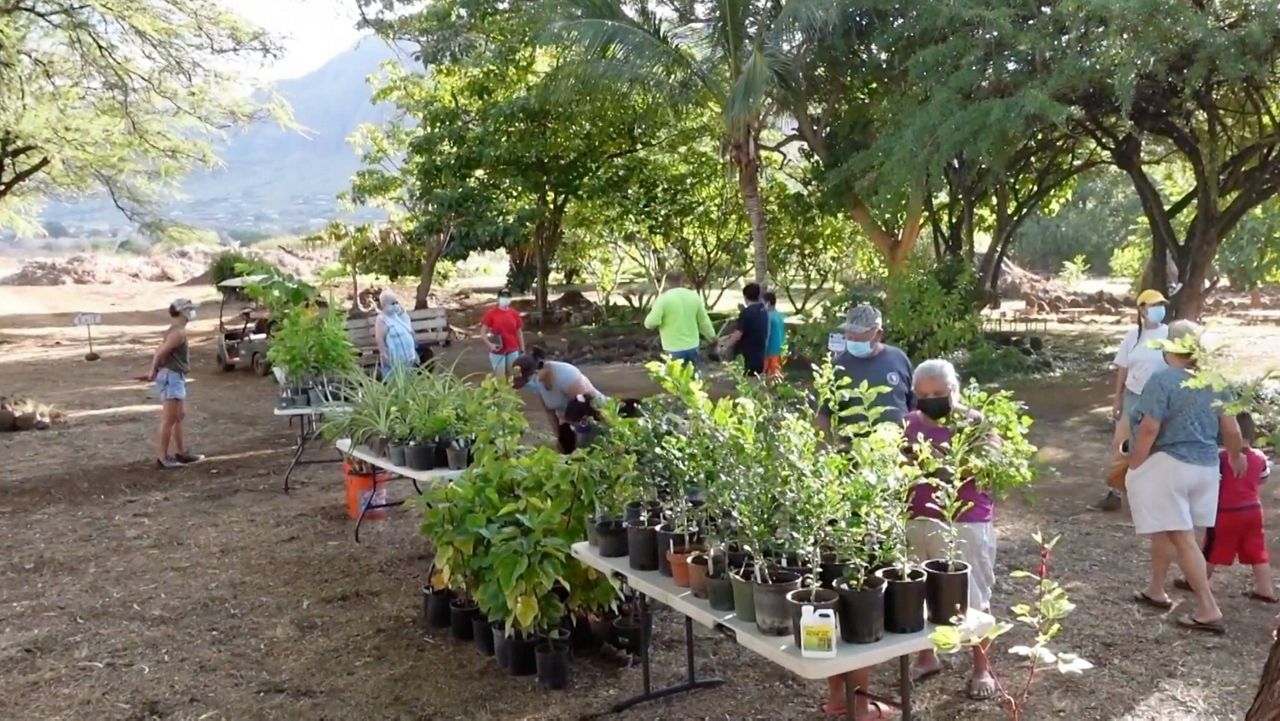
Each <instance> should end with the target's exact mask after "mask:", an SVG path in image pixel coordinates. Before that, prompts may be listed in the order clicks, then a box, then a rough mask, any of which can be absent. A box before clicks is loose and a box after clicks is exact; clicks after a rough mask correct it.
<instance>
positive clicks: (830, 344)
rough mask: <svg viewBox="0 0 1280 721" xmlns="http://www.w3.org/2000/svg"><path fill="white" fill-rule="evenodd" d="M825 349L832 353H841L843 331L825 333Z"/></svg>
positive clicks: (842, 350)
mask: <svg viewBox="0 0 1280 721" xmlns="http://www.w3.org/2000/svg"><path fill="white" fill-rule="evenodd" d="M827 350H829V351H831V352H832V353H843V352H844V333H831V334H829V335H827Z"/></svg>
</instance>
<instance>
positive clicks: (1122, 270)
mask: <svg viewBox="0 0 1280 721" xmlns="http://www.w3.org/2000/svg"><path fill="white" fill-rule="evenodd" d="M1149 255H1150V253H1149V252H1148V249H1147V243H1146V242H1145V241H1144V240H1142V239H1141V238H1134V239H1133V240H1130V241H1129V242H1127V243H1125V244H1124V245H1122V246H1120V247H1119V248H1116V249H1115V250H1114V251H1112V253H1111V263H1110V265H1111V275H1113V276H1115V277H1117V278H1124V279H1126V280H1128V281H1129V285H1130V288H1137V287H1139V286H1140V285H1141V284H1142V274H1143V273H1144V272H1145V271H1146V269H1147V258H1148V257H1149Z"/></svg>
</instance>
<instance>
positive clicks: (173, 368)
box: [146, 298, 204, 468]
mask: <svg viewBox="0 0 1280 721" xmlns="http://www.w3.org/2000/svg"><path fill="white" fill-rule="evenodd" d="M195 317H196V307H195V304H194V303H192V302H191V301H189V300H187V299H186V298H179V299H177V300H175V301H173V302H172V303H170V304H169V318H170V323H169V327H168V328H167V329H165V332H164V338H163V339H162V340H161V341H160V347H159V348H156V352H155V353H154V354H152V356H151V367H150V369H148V371H147V374H146V379H147V380H148V381H153V382H155V384H156V392H157V393H158V394H159V396H160V402H161V404H162V405H163V411H162V412H161V415H160V439H159V449H158V450H159V452H158V453H157V454H156V468H181V467H182V466H184V465H186V464H188V463H197V462H199V461H202V460H204V456H202V455H200V454H198V453H190V452H188V451H187V445H186V440H185V438H184V437H183V433H182V421H183V420H184V419H186V417H187V410H186V399H187V373H189V372H190V371H191V356H190V346H189V344H188V343H187V324H188V323H190V322H191V321H193V320H195ZM170 446H172V447H173V449H174V451H175V452H174V453H169V448H170Z"/></svg>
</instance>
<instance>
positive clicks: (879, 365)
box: [818, 304, 913, 436]
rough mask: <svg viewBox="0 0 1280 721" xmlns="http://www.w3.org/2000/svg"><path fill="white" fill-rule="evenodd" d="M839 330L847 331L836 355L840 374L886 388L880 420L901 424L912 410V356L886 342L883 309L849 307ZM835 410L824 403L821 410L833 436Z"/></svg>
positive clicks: (854, 382)
mask: <svg viewBox="0 0 1280 721" xmlns="http://www.w3.org/2000/svg"><path fill="white" fill-rule="evenodd" d="M839 330H840V331H841V332H843V333H844V338H845V341H844V343H845V349H844V351H843V352H841V353H840V354H839V355H838V356H836V361H835V362H836V364H837V365H838V366H839V369H840V373H841V374H842V375H843V376H845V377H847V378H849V380H850V381H851V385H852V386H853V387H857V386H859V385H861V384H862V383H864V382H865V383H866V384H867V385H868V386H869V387H871V388H886V389H888V390H886V391H884V392H882V393H881V394H880V395H879V396H878V397H877V398H876V400H875V404H874V405H875V406H876V407H878V408H881V409H883V410H882V412H881V414H880V416H879V420H881V421H888V422H894V423H901V422H902V419H903V418H905V417H906V415H907V412H908V411H910V410H911V404H912V400H913V397H912V392H911V373H912V367H911V359H909V358H907V354H906V353H904V352H902V350H901V349H899V348H895V347H894V346H891V345H888V344H887V343H885V342H884V328H883V323H882V320H881V316H880V311H878V310H876V309H875V308H874V307H873V306H870V305H866V304H863V305H859V306H856V307H854V308H852V309H850V310H849V312H848V314H847V315H846V316H845V321H844V323H842V324H840V327H839ZM832 415H833V409H831V408H827V407H826V406H823V407H822V408H820V409H819V410H818V425H819V426H820V427H821V428H822V429H823V430H824V431H826V433H827V435H828V436H830V435H832V433H833V430H834V429H833V428H832V427H831V425H832V424H831V416H832ZM849 420H850V421H851V422H857V421H860V420H861V421H865V420H866V418H865V416H861V415H858V414H855V415H854V416H853V417H852V418H850V419H849Z"/></svg>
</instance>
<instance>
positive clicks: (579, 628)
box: [569, 616, 602, 651]
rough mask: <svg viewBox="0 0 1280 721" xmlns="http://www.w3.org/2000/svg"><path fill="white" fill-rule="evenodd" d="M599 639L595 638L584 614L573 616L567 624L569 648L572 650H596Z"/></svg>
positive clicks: (598, 647)
mask: <svg viewBox="0 0 1280 721" xmlns="http://www.w3.org/2000/svg"><path fill="white" fill-rule="evenodd" d="M601 643H602V641H601V639H599V638H596V635H595V633H594V632H593V631H592V628H591V622H590V621H589V620H587V618H586V617H585V616H574V617H573V620H572V621H571V622H570V625H569V648H570V649H572V650H574V651H597V650H599V649H600V644H601Z"/></svg>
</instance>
